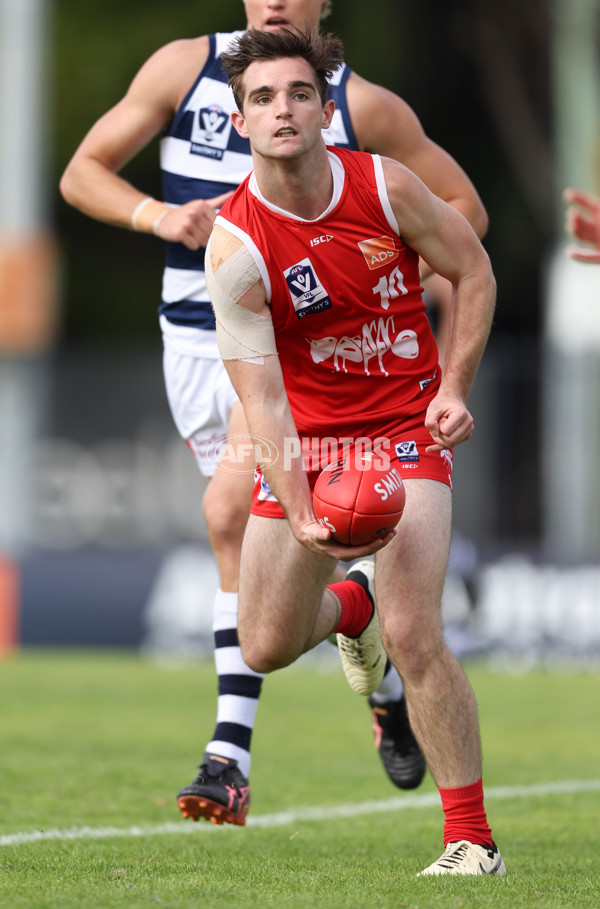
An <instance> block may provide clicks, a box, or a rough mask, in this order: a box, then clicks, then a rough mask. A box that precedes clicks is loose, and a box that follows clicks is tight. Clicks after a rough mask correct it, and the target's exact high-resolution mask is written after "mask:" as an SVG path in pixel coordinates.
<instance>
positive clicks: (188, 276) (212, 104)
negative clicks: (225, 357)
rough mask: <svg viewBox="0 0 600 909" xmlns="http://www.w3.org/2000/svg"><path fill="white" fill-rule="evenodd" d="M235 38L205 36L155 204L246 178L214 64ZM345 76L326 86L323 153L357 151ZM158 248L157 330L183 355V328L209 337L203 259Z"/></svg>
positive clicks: (225, 89) (181, 249)
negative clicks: (328, 148)
mask: <svg viewBox="0 0 600 909" xmlns="http://www.w3.org/2000/svg"><path fill="white" fill-rule="evenodd" d="M240 34H242V32H230V33H218V34H215V35H209V42H210V52H209V56H208V59H207V61H206V63H205V65H204V67H203V68H202V71H201V72H200V73H199V75H198V78H197V79H196V81H195V83H194V84H193V85H192V87H191V89H190V90H189V92H188V94H187V96H186V97H185V99H184V100H183V103H182V105H181V107H180V108H179V110H178V111H177V113H176V114H175V116H174V118H173V121H172V123H171V125H170V127H169V129H168V130H167V131H166V132H165V133H164V135H163V137H162V139H161V143H160V165H161V171H162V182H163V199H164V201H165V202H167V203H168V204H169V205H182V204H184V203H185V202H189V201H191V200H192V199H211V198H213V197H215V196H219V195H221V194H222V193H224V192H227V191H228V190H230V189H232V188H235V187H237V186H238V185H239V184H240V183H241V182H242V180H244V179H245V178H246V177H247V175H248V174H249V173H250V171H251V170H252V156H251V153H250V144H249V142H248V140H247V139H242V138H241V137H240V136H239V135H238V134H237V132H236V131H235V129H234V128H233V126H232V124H231V112H232V111H233V110H235V102H234V100H233V94H232V92H231V89H230V88H229V86H228V85H227V79H226V77H225V74H224V73H223V71H222V69H221V65H220V62H219V57H220V55H221V53H223V51H225V50H226V49H227V47H228V45H230V44H231V42H232V41H233V40H234V39H235V38H236V37H237V36H238V35H240ZM350 73H351V70H350V69H349V68H348V67H347V66H346V65H343V66H342V67H340V69H339V70H337V72H336V73H335V75H334V77H333V79H332V83H331V97H332V98H333V99H334V101H335V105H336V110H335V114H334V118H333V122H332V124H331V127H330V129H329V130H327V131H326V132H324V133H323V136H324V138H325V141H326V142H327V144H328V145H337V146H341V147H343V148H352V149H357V148H358V144H357V142H356V137H355V135H354V131H353V129H352V123H351V121H350V115H349V113H348V104H347V101H346V82H347V80H348V77H349V75H350ZM166 247H167V250H166V266H165V270H164V276H163V292H162V304H161V306H160V308H159V312H160V314H161V317H162V318H161V326H162V328H163V334H164V335H165V340H167V338H170V340H171V342H172V343H173V344H174V345H175V346H177V347H180V348H181V347H182V344H183V346H184V347H185V348H187V349H186V350H185V351H183V350H182V352H190V350H189V347H190V343H193V342H192V341H191V339H190V335H189V332H188V331H186V328H187V329H194V330H196V332H197V331H198V330H200V332H202V333H203V332H205V331H208V332H211V338H210V341H211V342H212V340H213V338H214V327H215V323H214V316H213V312H212V307H211V305H210V299H209V296H208V292H207V289H206V281H205V277H204V252H205V251H204V249H200V250H197V251H192V250H189V249H187V248H186V247H185V246H183V244H181V243H167V244H166ZM178 339H180V340H181V342H182V344H181V343H178ZM198 340H199V341H200V343H201V339H198ZM193 346H196V345H195V343H193ZM215 347H216V345H215ZM216 355H217V356H218V354H216Z"/></svg>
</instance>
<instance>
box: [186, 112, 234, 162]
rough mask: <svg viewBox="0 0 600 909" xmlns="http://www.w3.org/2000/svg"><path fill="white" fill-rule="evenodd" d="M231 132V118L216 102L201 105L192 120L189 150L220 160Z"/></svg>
mask: <svg viewBox="0 0 600 909" xmlns="http://www.w3.org/2000/svg"><path fill="white" fill-rule="evenodd" d="M230 133H231V119H230V117H229V116H228V114H227V113H226V112H225V111H224V110H223V108H222V107H220V106H219V105H218V104H210V105H209V106H208V107H201V108H200V110H199V111H198V116H197V118H196V119H195V120H194V126H193V129H192V135H191V137H190V138H191V143H190V151H191V153H192V154H193V155H201V156H202V157H204V158H213V159H214V160H215V161H221V159H222V158H223V155H224V154H225V150H226V149H227V144H228V142H229V135H230Z"/></svg>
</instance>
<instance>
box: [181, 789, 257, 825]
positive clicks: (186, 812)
mask: <svg viewBox="0 0 600 909" xmlns="http://www.w3.org/2000/svg"><path fill="white" fill-rule="evenodd" d="M177 804H178V806H179V810H180V811H181V813H182V815H183V817H185V818H188V817H191V819H192V820H193V821H199V820H200V818H204V819H205V820H207V821H210V822H211V824H235V825H236V826H238V827H244V826H245V824H246V817H247V815H248V810H249V807H250V806H249V805H244V806H242V807H241V808H239V809H238V810H237V811H230V810H229V808H226V807H225V806H224V805H221V804H220V803H219V802H213V801H212V799H206V798H199V797H198V796H197V795H182V796H180V797H179V798H178V799H177Z"/></svg>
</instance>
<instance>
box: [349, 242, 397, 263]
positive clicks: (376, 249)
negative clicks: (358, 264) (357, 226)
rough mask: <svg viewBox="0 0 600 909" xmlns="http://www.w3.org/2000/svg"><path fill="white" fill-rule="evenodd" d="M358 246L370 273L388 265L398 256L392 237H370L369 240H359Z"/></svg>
mask: <svg viewBox="0 0 600 909" xmlns="http://www.w3.org/2000/svg"><path fill="white" fill-rule="evenodd" d="M358 246H359V248H360V251H361V253H362V254H363V256H364V257H365V262H366V263H367V265H368V266H369V268H370V269H371V271H372V270H373V269H374V268H382V267H383V266H384V265H388V264H389V263H390V262H393V261H394V259H397V258H398V256H399V255H400V250H399V249H397V248H396V241H395V239H394V237H372V238H371V239H370V240H360V241H359V244H358Z"/></svg>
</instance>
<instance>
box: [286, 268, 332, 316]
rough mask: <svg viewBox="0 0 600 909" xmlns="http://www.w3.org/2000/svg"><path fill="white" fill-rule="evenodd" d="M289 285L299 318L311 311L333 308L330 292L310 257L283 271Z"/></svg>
mask: <svg viewBox="0 0 600 909" xmlns="http://www.w3.org/2000/svg"><path fill="white" fill-rule="evenodd" d="M283 277H284V278H285V282H286V284H287V286H288V290H289V292H290V296H291V298H292V303H293V304H294V310H295V312H296V315H297V317H298V318H299V319H302V318H304V316H307V315H308V314H309V313H314V312H323V310H324V309H331V306H332V303H331V300H330V298H329V294H328V293H327V291H326V290H325V288H324V287H323V285H322V284H321V282H320V281H319V278H318V276H317V273H316V271H315V269H314V267H313V266H312V264H311V261H310V259H309V258H306V259H302V261H300V262H297V263H296V265H292V266H291V268H286V270H285V271H284V273H283Z"/></svg>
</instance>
